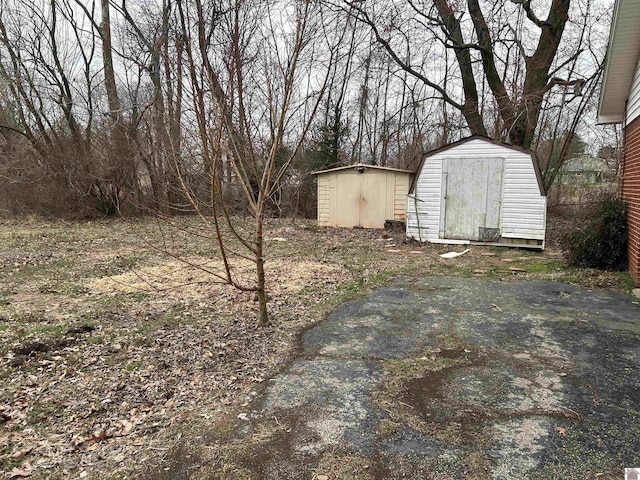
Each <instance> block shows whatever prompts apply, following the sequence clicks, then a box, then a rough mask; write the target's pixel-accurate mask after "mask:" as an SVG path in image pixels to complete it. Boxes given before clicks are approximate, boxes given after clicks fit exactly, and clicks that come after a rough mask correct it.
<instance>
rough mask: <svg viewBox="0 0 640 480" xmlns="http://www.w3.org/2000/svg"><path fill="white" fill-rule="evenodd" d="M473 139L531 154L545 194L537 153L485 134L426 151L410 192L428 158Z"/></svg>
mask: <svg viewBox="0 0 640 480" xmlns="http://www.w3.org/2000/svg"><path fill="white" fill-rule="evenodd" d="M471 140H482V141H485V142H489V143H493V144H494V145H497V146H499V147H504V148H509V149H511V150H516V151H518V152H521V153H526V154H527V155H529V156H531V161H532V163H533V169H534V171H535V172H536V180H537V181H538V188H539V189H540V195H542V196H545V191H544V186H543V184H542V175H541V173H540V166H539V165H538V160H537V159H536V155H535V153H533V152H532V151H530V150H525V149H524V148H522V147H516V146H515V145H510V144H508V143H504V142H500V141H498V140H494V139H492V138H489V137H485V136H484V135H471V136H470V137H465V138H462V139H460V140H458V141H457V142H453V143H449V144H448V145H445V146H443V147H440V148H436V149H434V150H430V151H428V152H427V153H425V154H424V155H423V156H422V159H421V160H420V164H419V165H418V169H417V170H416V175H415V177H413V181H412V182H411V186H410V188H409V193H413V192H414V191H415V188H416V183H417V182H418V177H419V176H420V172H422V167H423V166H424V162H425V160H426V159H427V158H429V157H432V156H433V155H437V154H438V153H441V152H444V151H446V150H449V149H450V148H454V147H457V146H458V145H462V144H463V143H467V142H470V141H471Z"/></svg>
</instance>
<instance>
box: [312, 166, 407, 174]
mask: <svg viewBox="0 0 640 480" xmlns="http://www.w3.org/2000/svg"><path fill="white" fill-rule="evenodd" d="M357 168H364V169H369V168H371V169H373V170H388V171H390V172H402V173H414V172H413V171H411V170H402V169H401V168H391V167H380V166H378V165H366V164H364V163H357V164H355V165H346V166H344V167H336V168H330V169H328V170H318V171H317V172H311V175H320V174H323V173H330V172H337V171H340V170H349V169H357Z"/></svg>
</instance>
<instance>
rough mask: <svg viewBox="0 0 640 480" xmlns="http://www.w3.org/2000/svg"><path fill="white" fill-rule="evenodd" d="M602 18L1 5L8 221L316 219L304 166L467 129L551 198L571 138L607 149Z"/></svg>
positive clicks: (530, 0)
mask: <svg viewBox="0 0 640 480" xmlns="http://www.w3.org/2000/svg"><path fill="white" fill-rule="evenodd" d="M610 10H611V2H609V1H605V0H602V1H600V2H596V1H589V0H571V1H570V0H540V1H537V0H499V1H481V0H466V1H463V0H391V1H388V2H377V1H375V0H357V1H355V0H354V1H338V0H314V1H312V0H157V1H156V2H148V1H143V0H111V1H109V0H0V214H15V213H22V212H28V211H35V212H39V213H51V214H89V215H90V214H95V213H96V212H101V213H103V214H116V213H119V212H123V213H131V212H133V211H136V210H137V211H143V212H145V211H148V212H160V213H163V214H171V213H188V212H198V213H200V214H201V215H203V217H206V216H207V215H210V214H212V213H213V212H214V210H215V209H216V208H220V209H221V212H222V213H223V214H224V215H231V214H233V213H239V212H246V211H249V212H250V213H251V214H252V215H254V216H258V215H262V216H264V215H269V214H278V215H280V214H281V215H292V214H307V215H311V214H313V208H314V206H315V202H314V201H313V194H314V187H313V179H312V177H311V176H310V175H309V173H310V172H312V171H314V170H318V169H322V168H330V167H333V166H338V165H343V164H350V163H358V162H363V163H374V164H379V165H383V166H384V165H387V166H395V167H400V168H409V169H411V168H415V167H416V165H417V163H418V161H419V158H420V156H421V154H422V153H423V152H424V151H426V150H428V149H430V148H434V147H438V146H441V145H443V144H445V143H447V142H450V141H454V140H456V139H459V138H461V137H463V136H466V135H468V134H482V135H488V136H491V137H493V138H497V139H501V140H504V141H507V142H509V143H512V144H514V145H518V146H521V147H523V148H531V149H533V150H536V151H537V152H538V159H539V162H540V164H541V165H540V166H541V169H542V172H543V176H544V181H545V184H546V186H547V187H548V186H550V185H551V183H552V182H553V179H554V177H555V174H556V172H557V169H558V168H559V166H560V165H561V163H562V162H563V161H564V159H566V158H567V157H568V156H569V154H570V151H571V142H572V136H573V134H574V132H576V131H579V132H582V136H583V137H584V138H591V139H594V138H596V139H597V138H602V139H603V140H602V144H603V145H604V144H607V143H609V144H611V143H612V141H611V140H609V139H608V138H607V134H606V132H605V133H602V132H604V131H599V132H596V133H594V132H595V130H594V129H593V126H592V121H590V120H588V115H589V114H590V113H593V110H594V104H595V100H596V95H594V93H596V92H597V89H598V83H599V79H600V74H601V69H602V63H603V59H604V53H605V50H606V42H607V34H608V24H609V20H610ZM585 119H586V120H585ZM598 135H599V137H598ZM216 206H217V207H216Z"/></svg>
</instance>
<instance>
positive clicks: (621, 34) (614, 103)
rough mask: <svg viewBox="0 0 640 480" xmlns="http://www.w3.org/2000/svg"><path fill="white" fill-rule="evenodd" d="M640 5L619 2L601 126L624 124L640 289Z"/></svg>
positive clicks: (632, 253)
mask: <svg viewBox="0 0 640 480" xmlns="http://www.w3.org/2000/svg"><path fill="white" fill-rule="evenodd" d="M639 60H640V1H639V0H617V1H616V4H615V7H614V12H613V22H612V24H611V32H610V35H609V48H608V50H607V62H606V64H605V69H604V76H603V81H602V88H601V92H600V103H599V105H598V122H599V123H621V124H622V125H623V128H624V135H625V146H624V151H623V155H622V196H623V198H624V199H625V200H626V202H627V203H628V205H629V209H628V211H627V219H628V224H629V272H630V273H631V276H632V277H633V278H634V280H635V282H636V285H640V65H639V64H638V61H639Z"/></svg>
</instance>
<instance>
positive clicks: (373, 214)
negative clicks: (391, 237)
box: [335, 170, 387, 228]
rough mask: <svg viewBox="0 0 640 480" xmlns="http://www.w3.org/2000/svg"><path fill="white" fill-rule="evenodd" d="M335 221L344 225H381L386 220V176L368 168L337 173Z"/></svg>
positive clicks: (366, 226)
mask: <svg viewBox="0 0 640 480" xmlns="http://www.w3.org/2000/svg"><path fill="white" fill-rule="evenodd" d="M336 178H337V181H336V183H337V185H336V199H335V202H336V203H335V216H336V224H337V225H339V226H345V227H364V228H383V227H384V222H385V220H386V218H385V217H386V199H387V175H386V174H385V172H381V171H375V170H368V171H365V172H363V173H358V172H357V171H355V170H354V171H350V172H340V175H337V177H336Z"/></svg>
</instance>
